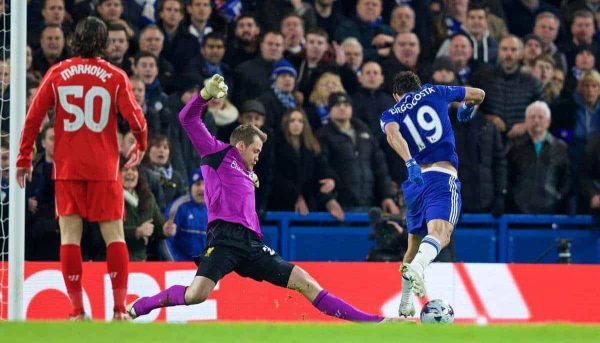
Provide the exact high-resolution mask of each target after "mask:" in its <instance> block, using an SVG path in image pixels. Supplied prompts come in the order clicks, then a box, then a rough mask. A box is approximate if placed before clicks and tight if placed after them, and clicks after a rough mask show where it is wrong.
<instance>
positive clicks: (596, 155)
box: [579, 133, 600, 216]
mask: <svg viewBox="0 0 600 343" xmlns="http://www.w3.org/2000/svg"><path fill="white" fill-rule="evenodd" d="M579 194H580V195H581V201H580V202H579V209H580V210H581V211H580V212H583V213H593V214H595V215H596V216H597V215H599V214H600V134H599V133H596V134H594V135H593V136H592V137H590V139H589V140H588V143H587V145H586V147H585V153H584V155H583V159H582V162H581V167H580V173H579Z"/></svg>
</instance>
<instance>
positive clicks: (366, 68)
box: [352, 61, 396, 138]
mask: <svg viewBox="0 0 600 343" xmlns="http://www.w3.org/2000/svg"><path fill="white" fill-rule="evenodd" d="M359 81H360V85H361V87H360V88H359V89H358V91H356V92H355V93H354V95H353V96H352V103H353V104H356V105H354V109H355V110H356V113H357V118H358V119H360V120H361V121H362V122H363V123H365V124H367V126H368V127H369V129H370V130H371V133H373V134H374V135H375V137H377V138H381V137H382V136H383V133H382V131H381V128H380V124H379V119H380V117H381V113H383V111H385V110H387V109H388V108H390V107H392V106H393V105H394V104H395V103H396V102H395V101H394V98H392V96H391V95H390V94H389V93H386V92H385V91H383V89H382V87H381V86H382V85H383V71H382V70H381V66H380V65H379V63H377V62H375V61H370V62H365V64H363V66H362V70H361V73H360V77H359Z"/></svg>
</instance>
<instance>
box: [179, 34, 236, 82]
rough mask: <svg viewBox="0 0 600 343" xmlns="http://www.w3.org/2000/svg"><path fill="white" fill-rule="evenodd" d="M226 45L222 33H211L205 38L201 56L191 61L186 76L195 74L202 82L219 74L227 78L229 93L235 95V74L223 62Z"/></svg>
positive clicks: (185, 70) (186, 69) (185, 71)
mask: <svg viewBox="0 0 600 343" xmlns="http://www.w3.org/2000/svg"><path fill="white" fill-rule="evenodd" d="M225 44H226V42H225V37H223V35H221V34H220V33H217V32H211V33H209V34H207V35H206V36H204V40H203V41H202V48H200V56H198V57H196V58H194V59H192V60H190V62H189V63H188V65H187V67H186V68H185V69H184V74H194V75H197V76H198V77H199V78H200V79H202V80H206V79H209V78H211V77H212V76H213V75H214V74H219V75H221V76H223V77H224V78H225V82H226V83H227V86H228V87H229V91H228V92H229V93H232V94H233V72H232V70H231V68H230V67H229V65H227V64H226V63H224V62H223V57H224V56H225Z"/></svg>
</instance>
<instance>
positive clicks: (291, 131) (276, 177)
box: [269, 108, 343, 220]
mask: <svg viewBox="0 0 600 343" xmlns="http://www.w3.org/2000/svg"><path fill="white" fill-rule="evenodd" d="M275 161H276V166H275V168H274V170H273V188H274V189H276V190H277V191H276V192H271V196H270V199H269V208H270V209H271V210H274V211H295V212H297V213H300V214H302V215H305V214H308V213H309V211H315V210H319V209H320V208H322V207H323V205H325V204H326V203H327V202H329V201H330V200H332V199H334V197H335V193H334V189H335V180H334V179H333V178H332V172H331V171H330V169H329V165H328V163H327V160H325V158H324V156H323V155H322V154H321V146H320V145H319V141H318V140H317V139H316V138H315V136H314V135H313V133H312V130H311V128H310V125H309V123H308V118H307V117H306V114H305V113H304V111H302V109H299V108H295V109H290V110H288V111H287V112H286V113H285V114H284V115H283V120H282V123H281V133H280V134H278V135H276V138H275ZM332 215H333V216H334V217H336V218H338V219H340V220H342V219H343V213H342V212H337V213H336V212H333V213H332Z"/></svg>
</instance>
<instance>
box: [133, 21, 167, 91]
mask: <svg viewBox="0 0 600 343" xmlns="http://www.w3.org/2000/svg"><path fill="white" fill-rule="evenodd" d="M164 42H165V36H164V34H163V33H162V31H161V30H160V28H159V27H158V26H156V25H154V24H152V25H148V26H146V27H144V28H143V29H142V31H140V36H139V40H138V47H139V50H140V52H149V53H151V54H152V55H154V57H156V63H157V67H158V78H159V80H160V84H161V86H162V87H163V89H164V90H165V91H166V92H169V93H170V92H171V90H172V87H173V82H175V80H174V78H175V69H174V68H173V65H172V64H171V63H170V62H169V61H167V60H166V59H165V58H164V57H163V56H162V51H163V46H164Z"/></svg>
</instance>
